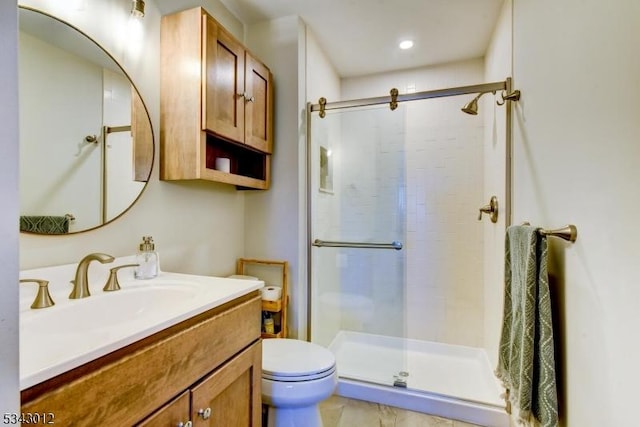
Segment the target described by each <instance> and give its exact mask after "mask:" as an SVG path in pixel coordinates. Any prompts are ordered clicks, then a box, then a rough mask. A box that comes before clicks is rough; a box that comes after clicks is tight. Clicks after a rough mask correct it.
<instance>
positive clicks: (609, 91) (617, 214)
mask: <svg viewBox="0 0 640 427" xmlns="http://www.w3.org/2000/svg"><path fill="white" fill-rule="evenodd" d="M638 40H640V3H639V2H638V1H636V0H620V1H616V2H615V4H612V3H609V2H602V1H599V0H567V1H563V2H557V1H552V0H521V1H516V2H514V19H513V42H514V58H513V67H514V81H515V85H516V87H517V88H518V89H520V90H521V91H522V99H521V101H520V102H518V103H517V106H516V111H515V114H516V118H515V128H514V136H515V139H514V162H513V163H514V190H513V193H514V212H513V219H514V222H515V223H518V222H520V221H523V220H529V221H531V223H532V224H537V225H541V226H544V227H558V226H563V225H565V224H567V223H573V224H575V225H576V226H577V227H578V240H577V242H576V243H575V244H568V243H565V242H563V241H558V240H557V239H554V240H553V241H552V243H551V249H550V262H551V267H550V274H551V276H552V278H553V280H552V288H553V289H554V290H555V293H556V296H555V298H554V303H555V305H556V314H557V315H558V316H557V317H558V319H557V320H558V322H559V329H557V330H556V339H557V341H558V342H559V346H560V348H559V350H560V353H559V355H558V358H559V365H560V368H561V370H560V383H561V402H562V404H561V418H562V425H564V426H570V427H591V426H593V427H597V426H604V425H607V426H631V425H637V424H638V411H637V406H638V404H637V396H638V393H637V385H638V382H639V381H640V365H639V364H638V360H640V340H639V339H638V326H639V325H640V310H639V307H640V286H639V284H640V262H638V254H639V253H640V252H639V250H638V242H639V241H640V227H638V225H637V224H638V219H637V218H638V211H639V210H640V191H639V189H640V173H639V172H638V165H639V163H638V159H640V143H639V142H638V141H640V120H638V118H639V117H640V104H639V103H638V101H637V100H638V96H640V55H638Z"/></svg>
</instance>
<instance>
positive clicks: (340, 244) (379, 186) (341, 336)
mask: <svg viewBox="0 0 640 427" xmlns="http://www.w3.org/2000/svg"><path fill="white" fill-rule="evenodd" d="M404 123H405V111H404V109H403V106H400V107H399V108H398V109H397V110H395V111H393V112H390V111H389V108H388V106H377V107H364V108H357V109H356V108H350V109H345V110H334V111H328V112H327V115H326V117H325V118H320V117H319V116H318V114H317V113H313V114H312V116H311V123H310V126H311V145H310V150H311V180H310V185H311V191H310V199H311V200H310V203H311V243H312V246H311V295H310V297H311V301H312V303H311V316H310V320H311V325H310V330H311V340H312V341H313V342H315V343H318V344H321V345H323V346H326V347H329V348H330V349H331V350H332V351H334V353H335V354H336V357H337V359H338V371H339V374H340V376H341V377H342V378H348V379H354V380H361V381H367V382H374V383H378V384H384V385H393V384H394V382H395V383H396V385H397V386H403V384H402V381H403V377H402V375H401V373H403V372H404V371H405V370H406V369H405V360H406V357H405V355H404V352H403V349H402V348H401V347H402V346H400V348H399V347H398V340H397V339H394V338H401V337H404V336H405V328H406V326H405V324H406V322H405V318H404V317H405V312H406V310H405V304H406V299H405V253H406V248H404V247H403V245H404V240H405V234H406V224H405V222H406V212H405V210H406V186H405V175H406V172H405V170H406V168H405V162H406V159H405V153H404V138H405V132H404ZM374 348H375V350H374ZM372 351H375V353H376V355H375V356H376V357H375V359H374V358H372V357H371V352H372Z"/></svg>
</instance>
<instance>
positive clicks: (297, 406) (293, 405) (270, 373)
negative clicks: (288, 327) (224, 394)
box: [262, 338, 338, 427]
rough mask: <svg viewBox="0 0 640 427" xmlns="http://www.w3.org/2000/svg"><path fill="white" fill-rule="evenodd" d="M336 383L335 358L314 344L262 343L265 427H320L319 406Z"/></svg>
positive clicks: (298, 341) (264, 341)
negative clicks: (266, 415)
mask: <svg viewBox="0 0 640 427" xmlns="http://www.w3.org/2000/svg"><path fill="white" fill-rule="evenodd" d="M337 383H338V376H337V373H336V358H335V356H334V355H333V353H331V352H330V351H329V350H327V349H326V348H324V347H321V346H319V345H317V344H313V343H310V342H306V341H300V340H293V339H286V338H283V339H277V338H275V339H266V340H263V341H262V403H264V404H265V405H268V406H269V411H268V412H269V415H268V417H269V418H268V419H269V421H268V424H267V426H268V427H322V420H321V418H320V411H319V410H318V404H319V403H320V402H321V401H323V400H324V399H326V398H328V397H329V396H331V394H332V393H333V391H334V389H335V388H336V385H337Z"/></svg>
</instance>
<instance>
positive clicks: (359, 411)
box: [320, 396, 477, 427]
mask: <svg viewBox="0 0 640 427" xmlns="http://www.w3.org/2000/svg"><path fill="white" fill-rule="evenodd" d="M320 415H321V416H322V422H323V423H324V427H355V426H357V427H477V426H476V425H475V424H469V423H464V422H462V421H455V420H448V419H446V418H440V417H435V416H432V415H426V414H422V413H420V412H413V411H406V410H404V409H399V408H394V407H392V406H386V405H380V404H378V403H371V402H365V401H362V400H354V399H347V398H344V397H340V396H331V397H330V398H329V399H327V400H325V401H324V402H322V403H320Z"/></svg>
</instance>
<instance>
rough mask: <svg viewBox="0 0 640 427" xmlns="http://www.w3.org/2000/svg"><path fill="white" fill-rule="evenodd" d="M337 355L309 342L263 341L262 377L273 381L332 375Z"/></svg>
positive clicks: (302, 379) (294, 380) (287, 340)
mask: <svg viewBox="0 0 640 427" xmlns="http://www.w3.org/2000/svg"><path fill="white" fill-rule="evenodd" d="M335 370H336V358H335V356H334V355H333V353H331V351H329V350H327V349H326V348H324V347H321V346H319V345H317V344H313V343H310V342H307V341H300V340H294V339H287V338H274V339H267V340H263V341H262V378H264V379H268V380H272V381H282V382H300V381H312V380H316V379H320V378H324V377H327V376H330V375H333V374H334V372H335Z"/></svg>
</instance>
